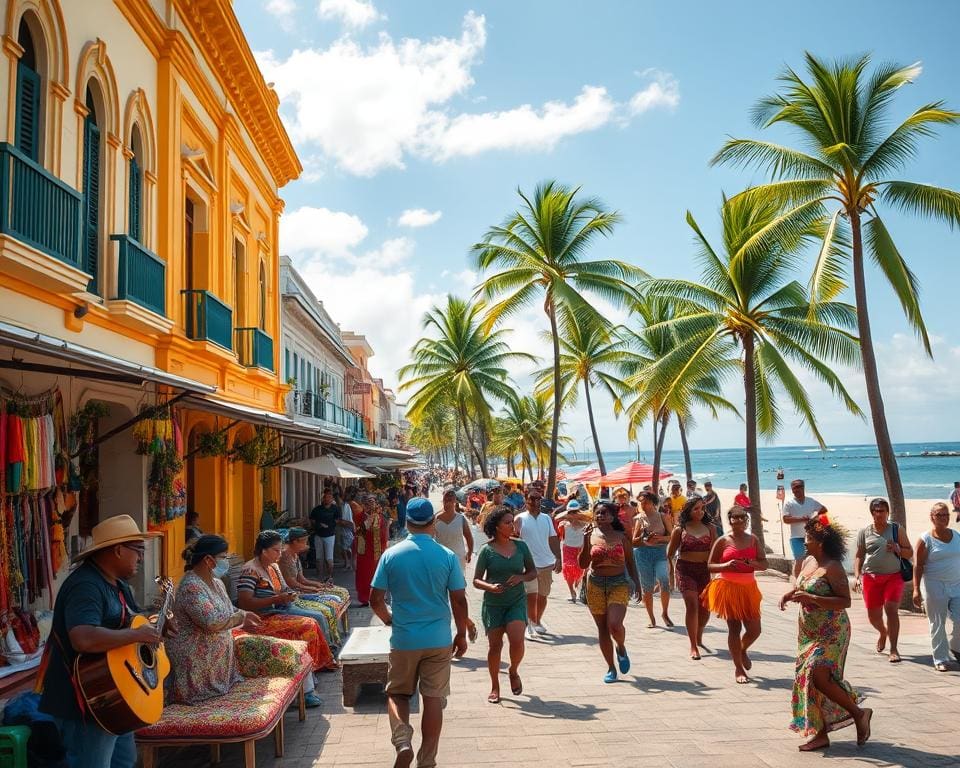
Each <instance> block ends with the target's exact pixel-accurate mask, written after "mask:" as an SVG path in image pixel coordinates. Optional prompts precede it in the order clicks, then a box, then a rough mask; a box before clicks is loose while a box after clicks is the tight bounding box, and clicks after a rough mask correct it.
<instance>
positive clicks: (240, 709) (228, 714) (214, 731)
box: [137, 666, 309, 741]
mask: <svg viewBox="0 0 960 768" xmlns="http://www.w3.org/2000/svg"><path fill="white" fill-rule="evenodd" d="M307 674H309V668H308V667H306V666H304V667H303V668H302V669H301V670H300V672H299V673H298V675H297V676H296V677H295V678H294V679H293V680H290V679H289V678H286V677H253V678H246V679H243V680H241V681H240V682H239V683H237V684H236V685H235V686H234V687H233V689H232V690H231V691H230V694H229V696H227V697H226V698H224V697H217V698H214V699H207V700H206V701H204V702H202V703H200V704H197V705H196V706H189V705H187V704H172V705H170V706H167V707H164V709H163V717H162V718H161V719H160V722H159V723H156V724H154V725H151V726H150V727H149V728H144V729H142V730H140V731H137V739H139V740H140V741H149V740H151V739H153V740H157V741H161V740H163V739H169V738H175V737H183V736H188V737H191V738H196V739H202V738H204V737H208V738H210V739H222V738H228V737H231V736H243V735H246V734H253V733H262V732H265V731H268V730H270V729H271V726H272V725H273V724H274V723H275V722H276V720H277V719H278V718H280V717H282V716H283V713H284V711H285V710H286V708H287V707H288V706H289V704H290V702H291V701H293V699H294V697H295V696H296V693H297V690H298V688H299V686H300V683H301V682H302V681H303V678H304V677H305V676H306V675H307Z"/></svg>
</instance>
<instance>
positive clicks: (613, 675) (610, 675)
mask: <svg viewBox="0 0 960 768" xmlns="http://www.w3.org/2000/svg"><path fill="white" fill-rule="evenodd" d="M603 682H605V683H615V682H617V670H615V669H611V670H610V671H609V672H607V674H605V675H604V676H603Z"/></svg>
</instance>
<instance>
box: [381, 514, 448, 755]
mask: <svg viewBox="0 0 960 768" xmlns="http://www.w3.org/2000/svg"><path fill="white" fill-rule="evenodd" d="M406 526H407V530H408V531H409V534H410V535H409V536H407V538H405V539H403V540H402V541H400V542H398V543H397V544H394V545H393V546H392V547H391V548H390V549H389V550H387V551H386V552H385V553H384V554H383V557H381V558H380V560H379V563H378V564H377V570H376V573H375V574H374V576H373V583H372V591H371V593H370V607H371V608H372V609H373V612H374V613H375V614H376V615H377V617H378V618H379V619H380V620H381V621H382V622H383V623H384V624H386V625H387V626H388V627H390V628H391V632H390V659H389V664H388V667H387V685H386V689H385V690H386V693H387V714H388V716H389V718H390V734H391V742H392V743H393V746H394V748H395V749H396V760H395V761H394V767H395V768H406V766H409V765H410V764H411V763H412V762H413V727H412V726H411V725H410V697H411V696H413V695H414V694H415V693H416V692H417V688H418V686H419V690H420V696H421V697H422V698H423V704H422V706H421V709H420V731H421V737H422V738H421V744H420V751H419V752H418V753H417V766H418V768H433V766H435V765H436V764H437V750H438V748H439V746H440V731H441V729H442V727H443V708H444V706H445V705H446V698H447V696H448V695H449V694H450V660H451V657H452V656H456V657H457V658H460V657H461V656H463V654H464V652H465V651H466V650H467V598H466V594H465V589H466V582H465V581H464V579H463V571H461V570H460V564H459V563H458V562H457V558H456V555H454V554H453V553H452V552H451V551H450V550H449V549H447V548H446V547H443V546H441V545H440V544H439V543H437V541H436V539H435V538H434V536H435V534H436V527H435V525H434V512H433V505H432V504H431V503H430V501H429V500H428V499H423V498H419V497H417V498H411V499H410V500H409V501H408V502H407V508H406ZM387 592H389V593H390V595H391V606H387V603H386V599H385V597H386V593H387ZM451 607H452V609H453V620H454V621H455V622H456V626H457V633H456V636H452V635H451V631H450V612H451Z"/></svg>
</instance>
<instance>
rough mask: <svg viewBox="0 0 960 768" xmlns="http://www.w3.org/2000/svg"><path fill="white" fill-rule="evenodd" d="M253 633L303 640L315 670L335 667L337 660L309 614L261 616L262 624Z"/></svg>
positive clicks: (271, 614)
mask: <svg viewBox="0 0 960 768" xmlns="http://www.w3.org/2000/svg"><path fill="white" fill-rule="evenodd" d="M251 634H255V635H266V636H267V637H279V638H282V639H284V640H301V641H303V642H305V643H306V644H307V652H308V653H309V654H310V658H312V659H313V669H314V671H317V670H321V669H333V668H335V667H336V666H337V665H336V662H335V661H334V660H333V654H332V653H331V652H330V646H329V644H328V643H327V640H326V638H325V637H324V636H323V633H322V632H321V631H320V627H319V626H317V622H316V621H314V620H313V619H311V618H309V617H307V616H292V615H289V614H283V613H270V614H267V615H266V616H261V617H260V626H259V627H257V628H256V630H254V631H253V632H252V633H251Z"/></svg>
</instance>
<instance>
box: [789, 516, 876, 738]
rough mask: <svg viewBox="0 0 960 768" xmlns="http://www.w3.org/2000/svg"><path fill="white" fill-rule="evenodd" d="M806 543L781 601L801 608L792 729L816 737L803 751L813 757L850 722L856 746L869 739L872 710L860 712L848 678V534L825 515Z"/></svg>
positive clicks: (808, 526)
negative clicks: (793, 580) (793, 582)
mask: <svg viewBox="0 0 960 768" xmlns="http://www.w3.org/2000/svg"><path fill="white" fill-rule="evenodd" d="M804 528H805V531H806V533H805V541H806V549H807V552H809V553H810V555H809V557H807V558H806V559H805V560H804V561H803V563H802V565H801V568H800V573H799V574H798V576H797V583H796V586H795V587H793V589H791V590H790V591H788V592H787V593H786V594H785V595H784V596H783V597H782V598H780V610H781V611H785V610H786V608H787V603H797V604H798V605H799V606H800V618H799V624H800V631H799V636H798V641H797V645H798V648H797V665H796V670H795V672H794V678H793V697H792V701H793V719H792V720H791V722H790V729H791V730H793V731H796V732H797V733H799V734H801V735H803V736H812V738H811V739H810V740H809V741H807V742H806V743H805V744H802V745H801V746H800V747H799V749H800V751H801V752H811V751H813V750H816V749H825V748H827V747H829V746H830V739H829V738H828V736H827V734H828V733H829V732H830V731H835V730H837V729H839V728H843V727H844V726H848V725H850V724H851V723H853V724H855V725H856V726H857V744H859V745H861V746H862V745H863V744H866V742H867V739H869V738H870V720H871V718H872V716H873V710H870V709H861V707H860V706H859V702H858V695H857V693H856V692H855V691H854V690H853V689H852V688H851V687H850V685H849V683H847V682H846V680H844V679H843V669H844V665H845V664H846V660H847V648H848V647H849V646H850V619H849V617H848V616H847V610H846V609H847V608H849V607H850V585H849V583H848V582H847V572H846V569H845V568H844V565H843V558H844V555H845V554H846V551H847V543H846V534H845V532H844V531H843V530H842V529H840V528H839V527H837V526H835V525H831V524H830V523H829V522H828V521H827V518H826V516H819V517H815V518H813V519H812V520H808V521H807V522H806V523H805V525H804Z"/></svg>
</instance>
